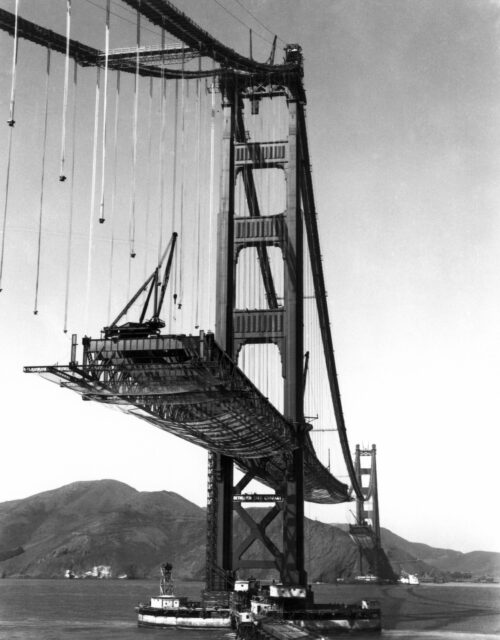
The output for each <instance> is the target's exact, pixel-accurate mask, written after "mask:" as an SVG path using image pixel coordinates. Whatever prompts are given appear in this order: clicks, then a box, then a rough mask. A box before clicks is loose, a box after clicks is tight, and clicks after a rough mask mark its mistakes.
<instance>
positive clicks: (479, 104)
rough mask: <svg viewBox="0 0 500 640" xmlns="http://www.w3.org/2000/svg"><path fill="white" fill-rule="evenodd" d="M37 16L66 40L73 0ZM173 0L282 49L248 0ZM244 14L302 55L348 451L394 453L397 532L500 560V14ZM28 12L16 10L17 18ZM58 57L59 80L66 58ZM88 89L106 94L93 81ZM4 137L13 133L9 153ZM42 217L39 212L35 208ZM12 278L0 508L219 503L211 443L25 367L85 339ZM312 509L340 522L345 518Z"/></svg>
mask: <svg viewBox="0 0 500 640" xmlns="http://www.w3.org/2000/svg"><path fill="white" fill-rule="evenodd" d="M97 3H98V4H100V5H102V6H104V1H103V0H97ZM20 4H21V15H25V16H26V17H27V18H31V19H35V18H36V19H37V20H38V21H40V22H43V23H44V25H45V26H49V27H51V28H53V29H55V30H57V31H59V32H60V33H63V32H64V4H65V3H64V2H62V1H61V0H52V1H51V2H36V3H35V2H33V0H21V3H20ZM175 4H176V6H178V7H179V8H181V9H183V10H184V11H186V13H188V15H190V16H191V17H192V18H193V19H194V20H196V21H197V22H198V23H199V24H200V25H201V26H203V27H205V28H206V29H207V30H208V31H209V32H211V33H212V34H213V35H214V36H216V37H218V38H219V39H221V40H222V41H224V42H226V43H228V44H230V45H232V46H234V47H235V48H237V49H238V50H240V51H242V52H244V53H246V52H247V50H248V33H247V30H246V29H245V27H243V26H242V25H241V24H240V23H239V22H237V21H236V20H235V19H234V18H233V17H232V16H230V15H229V14H228V13H227V12H225V11H224V10H223V9H222V8H221V6H220V4H223V5H224V6H225V7H226V8H227V9H230V10H231V11H232V12H233V13H234V14H235V15H237V16H238V17H239V18H240V19H241V20H243V21H244V22H246V23H247V24H249V25H251V26H252V27H253V28H254V29H255V30H256V31H257V32H259V33H260V34H262V35H263V36H264V37H265V38H266V39H267V40H272V36H271V35H270V33H268V32H266V31H265V30H264V29H262V27H260V26H259V25H258V24H256V23H255V22H254V21H253V20H252V17H251V16H250V15H249V14H248V13H245V12H244V11H243V9H242V8H241V6H240V5H239V4H238V3H237V2H235V1H234V0H221V3H220V4H218V3H216V2H215V1H214V0H204V1H203V2H200V1H199V0H175ZM243 4H244V6H246V7H247V8H248V9H249V10H250V11H251V12H252V13H253V14H255V16H257V17H258V18H259V20H260V21H261V22H263V23H264V24H266V25H268V27H269V29H270V30H271V31H272V32H275V31H276V32H277V33H278V35H279V36H280V38H282V39H283V40H284V41H287V42H298V43H300V44H301V45H302V47H303V51H304V56H305V86H306V90H307V97H308V106H307V114H308V133H309V141H310V148H311V155H312V165H313V175H314V183H315V189H316V199H317V208H318V212H319V224H320V228H321V239H322V251H323V257H324V267H325V271H326V279H327V288H328V293H329V304H330V310H331V315H332V330H333V339H334V345H335V349H336V355H337V365H338V369H339V376H340V385H341V390H342V398H343V403H344V412H345V416H346V422H347V425H348V430H349V437H350V442H351V445H353V446H354V445H355V444H356V443H358V442H359V443H361V444H365V445H371V443H375V444H377V448H378V452H379V457H378V469H379V485H380V501H381V518H382V524H383V525H385V526H387V527H389V528H391V529H392V530H394V531H395V532H397V533H398V534H400V535H403V536H404V537H407V538H409V539H412V540H417V541H421V542H426V543H429V544H433V545H436V546H442V547H451V548H456V549H460V550H464V551H470V550H473V549H478V548H480V549H488V550H497V551H500V544H499V543H498V534H497V531H496V529H495V527H494V526H485V523H486V522H488V523H491V518H493V519H495V518H496V522H497V523H498V516H497V514H496V513H493V514H492V513H491V510H492V508H494V507H493V505H494V504H495V502H496V493H497V490H498V473H497V471H496V448H497V446H498V444H499V442H498V424H499V417H500V416H499V413H500V412H499V409H498V388H499V383H500V376H499V374H498V366H499V359H500V338H499V327H500V303H499V297H498V296H499V291H500V286H499V285H500V251H499V249H500V224H499V211H498V209H499V207H498V205H499V203H500V182H499V178H498V176H499V175H500V106H499V105H500V79H499V78H500V76H499V70H500V65H499V62H500V60H499V37H500V32H499V28H500V22H499V19H500V3H498V2H494V1H486V0H474V1H472V0H338V1H332V0H329V1H326V0H312V1H311V0H308V1H306V0H272V1H271V0H244V2H243ZM13 5H14V2H13V1H7V0H0V6H1V7H3V8H7V9H10V10H12V8H13ZM74 5H75V14H77V11H78V10H80V13H81V15H82V16H83V15H84V13H85V12H84V7H86V9H88V10H92V6H91V5H89V3H87V2H85V1H84V0H76V1H75V2H74ZM96 11H97V10H96ZM23 12H24V13H23ZM124 15H125V14H124ZM131 19H132V21H133V16H132V17H131ZM75 22H76V18H75ZM122 28H123V25H122ZM75 29H76V30H78V29H80V33H78V37H80V39H85V40H86V41H87V42H89V43H91V44H94V45H95V46H102V36H103V31H101V32H99V33H97V32H96V31H95V30H93V29H92V25H91V23H90V22H89V24H87V25H86V24H85V23H81V24H80V26H78V25H76V26H75ZM115 33H116V32H115ZM75 37H77V35H75ZM129 44H133V42H130V43H129ZM278 44H279V47H280V50H279V51H278V55H279V56H281V47H282V46H283V44H282V43H281V42H279V43H278ZM0 46H1V52H2V61H3V64H2V74H1V102H0V106H1V109H2V113H3V114H4V115H5V117H4V120H6V119H7V116H8V97H9V93H10V56H11V46H12V40H11V39H10V38H8V37H7V36H5V34H3V33H2V34H0ZM114 46H117V45H114ZM254 49H256V51H257V52H256V54H255V55H256V57H259V56H260V58H261V59H264V58H265V57H266V56H267V55H268V51H269V49H270V44H269V43H268V42H263V41H261V40H259V38H258V37H257V35H255V36H254ZM35 51H36V52H38V55H39V56H40V57H42V55H41V54H42V49H40V48H36V49H35V48H32V49H29V48H27V47H25V48H24V52H23V47H22V43H21V47H20V53H19V55H20V65H22V64H23V55H26V56H28V57H29V56H31V58H30V60H29V62H30V64H34V59H33V56H35V55H36V53H35ZM55 64H58V65H59V70H60V69H61V68H62V66H61V65H62V63H61V61H60V60H59V61H58V62H57V63H55ZM40 69H41V70H43V63H41V64H40ZM26 73H29V72H28V71H27V72H26ZM38 73H39V74H40V75H43V72H42V71H40V70H39V71H38ZM18 82H19V88H18V94H19V96H20V98H19V100H20V101H22V100H23V96H24V100H25V101H26V100H29V99H30V98H29V96H30V95H31V99H32V100H33V101H34V107H33V109H34V112H35V115H36V116H37V117H38V118H39V117H40V113H41V97H40V96H41V94H42V92H43V84H42V82H40V84H39V86H38V85H37V92H38V94H40V95H37V96H36V97H35V96H33V93H31V94H30V92H29V90H28V89H29V83H28V82H27V80H26V78H25V79H24V80H23V76H22V74H21V73H20V74H19V81H18ZM23 83H24V85H23ZM88 91H89V95H92V94H91V92H92V85H91V83H90V82H89V84H88ZM57 99H58V100H59V97H58V98H57ZM35 103H36V104H35ZM89 104H90V102H89ZM22 108H23V107H22V106H20V107H19V109H20V111H21V110H22ZM87 115H88V114H87ZM89 117H91V114H90V116H89ZM18 126H20V125H18ZM58 126H59V125H58ZM5 129H7V127H6V126H5ZM38 129H39V127H38ZM89 131H90V129H89ZM7 133H8V132H7V131H5V130H4V131H3V133H1V135H2V138H1V144H2V147H3V148H4V149H5V148H6V143H7ZM16 133H17V127H16ZM30 135H33V136H34V135H35V134H34V133H32V134H25V136H23V143H24V144H25V145H30V144H34V143H32V142H31V141H30V140H29V136H30ZM58 135H59V133H57V134H56V133H55V134H54V139H55V142H54V146H57V145H58V144H59V138H57V136H58ZM90 135H91V134H90V133H89V137H90ZM56 138H57V139H56ZM18 144H20V143H18ZM2 156H4V157H3V159H2V161H3V163H2V165H1V166H0V171H1V173H0V180H1V181H2V184H3V181H4V176H5V153H4V154H2ZM19 157H24V156H19ZM18 165H19V163H18ZM23 167H24V169H23V170H24V174H23V173H21V178H19V179H17V178H14V181H15V183H14V184H15V189H14V188H13V193H16V194H17V195H14V196H12V197H13V201H14V202H17V205H15V206H17V208H18V211H19V212H21V211H22V210H23V207H26V206H28V202H27V201H25V198H27V197H28V196H27V195H25V194H24V192H23V184H26V183H27V182H30V180H29V170H28V169H27V166H26V165H23ZM14 170H15V167H13V172H14ZM37 171H39V169H37ZM36 175H37V176H38V173H37V174H36ZM36 180H38V177H37V178H36ZM32 188H33V191H34V192H36V189H37V187H36V186H33V187H32ZM35 202H36V200H35ZM30 215H31V216H32V220H35V219H36V215H37V211H36V208H35V210H33V211H32V212H31V213H30ZM9 220H11V221H12V222H10V223H9V224H12V225H13V227H14V226H15V221H14V220H13V219H12V218H10V219H9ZM26 224H27V225H28V231H27V232H26V233H25V234H24V235H23V233H21V230H19V229H17V232H16V231H13V232H12V235H11V239H12V242H14V241H16V242H17V245H16V248H15V249H10V254H9V253H8V254H7V257H8V256H9V255H10V258H9V259H10V260H11V263H10V264H11V265H13V266H12V267H10V271H11V273H13V272H14V271H15V270H16V269H17V270H19V272H20V273H21V274H22V273H23V272H22V263H24V262H28V263H29V262H31V263H32V261H33V257H32V246H33V241H34V238H33V233H32V231H33V229H34V228H35V223H34V222H32V223H26ZM30 225H31V226H30ZM30 229H31V231H30ZM30 234H31V235H30ZM30 256H31V257H30ZM6 259H7V258H6ZM16 260H17V261H19V262H16ZM8 267H9V262H8V261H7V263H6V269H7V268H8ZM84 268H85V267H82V269H84ZM30 277H31V276H30ZM10 283H11V284H10V287H8V286H6V288H5V291H4V292H3V293H2V294H1V296H2V298H1V299H0V318H1V323H2V327H4V330H3V333H2V335H1V337H0V343H1V344H0V348H1V352H2V365H1V381H2V385H3V389H4V398H5V400H4V402H3V403H2V404H3V407H2V413H3V415H2V425H3V427H2V430H3V440H4V444H3V446H2V450H3V456H2V457H3V460H2V465H1V468H0V487H1V489H0V500H8V499H14V498H18V497H24V496H26V495H29V494H32V493H36V492H38V491H41V490H45V489H50V488H54V487H56V486H60V485H62V484H65V483H67V482H71V481H74V480H80V479H91V478H101V477H114V478H116V479H118V480H123V481H124V482H127V483H129V484H131V485H132V486H134V487H136V488H138V489H144V490H150V489H163V488H164V489H168V490H174V491H178V492H179V493H182V494H183V495H185V496H186V497H187V498H189V499H191V500H193V501H195V502H197V503H199V504H203V503H204V500H205V497H204V489H205V483H206V480H205V470H204V464H205V454H204V453H203V452H202V451H200V450H197V449H195V448H194V447H191V446H190V445H187V444H185V443H183V442H180V441H178V440H175V439H174V438H173V437H170V436H167V435H166V434H163V433H161V432H159V431H157V430H154V429H152V428H151V427H148V426H146V425H143V424H141V423H137V422H136V421H134V420H132V419H130V418H126V417H123V416H122V415H121V414H118V413H112V412H110V411H108V410H105V409H103V408H100V407H98V406H94V405H92V404H91V403H82V402H81V400H80V399H79V398H78V397H76V396H75V397H74V398H73V397H71V394H70V393H68V392H63V391H61V390H59V389H57V388H56V387H53V386H50V385H48V384H47V383H45V382H44V381H41V380H38V379H36V380H35V379H31V378H30V379H28V377H27V376H23V375H22V374H21V373H20V370H21V367H22V365H24V364H38V363H50V362H53V361H55V360H59V361H60V362H64V361H66V360H67V359H68V356H69V347H68V344H67V339H66V338H64V336H62V332H61V322H60V315H61V314H60V307H61V304H62V303H61V301H60V299H59V302H58V304H59V308H57V309H54V308H52V309H51V310H47V311H45V312H44V313H41V314H40V316H39V317H37V318H34V317H33V316H32V287H31V283H27V282H26V279H25V278H24V277H23V276H22V275H21V278H20V280H19V281H17V282H16V280H15V278H14V277H12V278H11V280H10ZM47 295H48V294H47ZM54 295H55V294H54ZM59 295H60V292H59ZM55 299H56V298H55ZM101 316H103V317H104V316H105V311H104V313H102V314H101ZM96 322H97V320H96ZM101 324H103V323H102V322H101ZM97 326H99V323H98V324H97ZM78 332H79V333H80V334H81V333H83V332H84V328H83V327H82V328H80V326H79V327H78ZM54 443H56V444H54ZM179 460H180V461H181V463H179ZM187 461H189V463H187ZM309 513H310V514H311V515H313V516H314V515H317V516H318V517H321V518H322V519H324V520H326V521H330V522H331V521H338V520H340V519H342V512H341V511H339V510H338V508H336V509H330V510H327V509H326V508H325V509H321V510H314V509H311V510H310V511H309Z"/></svg>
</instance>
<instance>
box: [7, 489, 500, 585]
mask: <svg viewBox="0 0 500 640" xmlns="http://www.w3.org/2000/svg"><path fill="white" fill-rule="evenodd" d="M251 511H252V512H254V517H255V514H257V513H260V512H261V511H262V510H259V508H251ZM205 518H206V509H205V508H203V507H199V506H198V505H195V504H194V503H192V502H190V501H189V500H187V499H186V498H184V497H183V496H181V495H179V494H177V493H175V492H173V491H151V492H148V491H138V490H137V489H134V488H133V487H130V486H129V485H127V484H125V483H123V482H120V481H117V480H111V479H106V480H89V481H77V482H74V483H71V484H68V485H64V486H63V487H59V488H56V489H51V490H48V491H44V492H42V493H39V494H34V495H33V496H29V497H27V498H22V499H18V500H10V501H7V502H3V503H0V575H1V576H2V577H40V578H42V577H44V578H49V577H62V576H63V575H64V572H65V571H66V570H68V569H71V570H73V571H75V572H85V571H88V570H89V568H92V567H93V566H98V565H107V566H111V567H112V573H113V575H114V576H117V575H120V574H127V575H129V576H130V577H153V576H156V575H157V574H158V566H159V565H160V564H161V563H162V562H165V561H167V560H168V561H169V562H171V563H172V564H173V565H174V567H175V575H176V577H177V578H178V579H195V580H201V579H203V577H204V563H205V541H206V532H205ZM257 519H259V518H257ZM244 534H245V530H244V527H243V525H242V523H241V522H239V519H236V520H235V537H236V539H242V538H243V536H244ZM268 534H269V537H270V538H271V539H274V540H275V541H276V542H279V538H280V535H281V534H280V524H279V523H278V521H277V520H276V521H275V522H273V523H272V526H271V527H270V528H269V530H268ZM305 534H306V540H307V543H306V565H307V566H306V569H307V572H308V575H309V579H310V581H325V582H327V581H332V580H335V579H337V578H351V577H353V576H355V575H356V574H357V573H359V572H360V571H361V572H363V571H365V572H366V570H367V569H366V567H365V568H362V567H360V566H359V549H358V547H357V546H356V544H355V542H354V541H353V539H352V538H351V537H350V535H349V533H348V526H347V525H330V524H325V523H322V522H318V521H312V520H306V523H305ZM382 544H383V546H384V549H385V550H386V553H387V556H388V558H389V561H390V562H391V564H392V567H393V569H394V570H395V571H396V573H399V572H400V570H406V571H409V572H418V573H419V574H420V575H429V576H433V577H435V578H438V579H439V578H441V579H442V578H445V577H446V576H448V575H449V574H450V573H452V572H464V573H471V574H474V575H478V576H479V575H493V576H495V577H500V554H498V553H494V552H487V551H474V552H470V553H462V552H460V551H454V550H453V549H438V548H434V547H432V546H430V545H426V544H424V543H414V542H410V541H408V540H405V539H404V538H402V537H401V536H398V535H397V534H395V533H393V532H392V531H390V530H388V529H385V528H383V529H382ZM262 554H263V550H262V549H261V548H259V544H254V545H253V547H251V548H250V549H249V551H248V555H247V557H249V558H257V557H258V556H259V555H261V556H262ZM264 555H265V552H264Z"/></svg>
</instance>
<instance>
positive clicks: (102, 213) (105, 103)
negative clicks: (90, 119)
mask: <svg viewBox="0 0 500 640" xmlns="http://www.w3.org/2000/svg"><path fill="white" fill-rule="evenodd" d="M110 12H111V0H106V32H105V52H104V90H103V108H102V151H101V198H100V202H99V223H100V224H103V223H104V221H105V219H106V218H105V211H104V193H105V178H106V141H107V130H108V127H107V122H108V119H107V115H108V63H109V31H110Z"/></svg>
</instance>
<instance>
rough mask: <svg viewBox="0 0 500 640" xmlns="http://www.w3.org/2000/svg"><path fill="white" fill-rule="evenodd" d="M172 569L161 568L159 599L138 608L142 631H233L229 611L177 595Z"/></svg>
mask: <svg viewBox="0 0 500 640" xmlns="http://www.w3.org/2000/svg"><path fill="white" fill-rule="evenodd" d="M172 568H173V567H172V565H171V564H170V563H168V562H167V563H165V564H163V565H161V580H160V595H158V596H153V597H152V598H151V600H150V603H149V604H139V606H138V607H136V611H137V624H138V626H139V627H153V628H156V629H167V628H172V627H174V628H181V629H182V628H201V629H230V628H231V627H232V626H233V623H234V618H233V616H232V612H231V609H230V608H220V607H217V606H215V607H210V606H207V607H205V606H201V603H199V602H189V601H188V599H187V598H183V597H179V596H176V595H174V583H173V580H172Z"/></svg>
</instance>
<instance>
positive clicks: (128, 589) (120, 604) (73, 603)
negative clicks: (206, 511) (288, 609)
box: [0, 579, 500, 640]
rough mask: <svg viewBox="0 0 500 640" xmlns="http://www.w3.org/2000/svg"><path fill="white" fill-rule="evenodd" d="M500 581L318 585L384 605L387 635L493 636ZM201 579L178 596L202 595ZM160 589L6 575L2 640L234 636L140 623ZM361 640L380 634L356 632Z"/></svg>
mask: <svg viewBox="0 0 500 640" xmlns="http://www.w3.org/2000/svg"><path fill="white" fill-rule="evenodd" d="M499 587H500V585H419V586H416V587H409V586H403V585H390V586H378V585H342V586H334V585H314V591H315V597H316V600H317V601H318V602H356V601H358V600H359V599H361V598H362V597H367V598H370V599H371V598H374V599H379V600H380V602H381V605H382V613H383V627H384V631H383V632H382V635H381V636H378V637H382V638H408V639H409V638H411V639H415V640H485V639H486V640H491V639H492V638H493V637H500V588H499ZM201 589H202V585H201V584H200V583H193V582H190V583H179V584H178V585H177V591H178V593H180V594H182V595H186V596H188V597H190V598H191V599H193V600H199V596H200V591H201ZM157 591H158V584H157V583H156V582H152V581H142V580H138V581H127V580H96V581H94V580H92V581H89V580H8V579H7V580H0V640H63V639H66V638H69V637H71V640H101V639H102V640H114V639H116V640H117V639H118V638H119V639H120V640H136V639H139V638H140V639H142V640H155V639H159V638H163V639H165V637H166V636H168V637H169V638H170V639H172V640H181V639H182V640H201V639H202V638H203V640H231V639H233V638H234V634H231V633H227V632H226V631H203V630H194V629H189V630H188V629H183V630H175V631H173V630H168V631H165V630H160V629H158V630H155V629H139V628H138V627H137V626H136V617H135V611H134V606H135V605H136V604H138V603H139V602H146V601H148V600H149V597H150V596H151V595H154V594H155V593H156V592H157ZM356 638H357V639H360V640H364V638H372V639H373V635H372V634H370V635H365V634H363V635H356Z"/></svg>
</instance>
